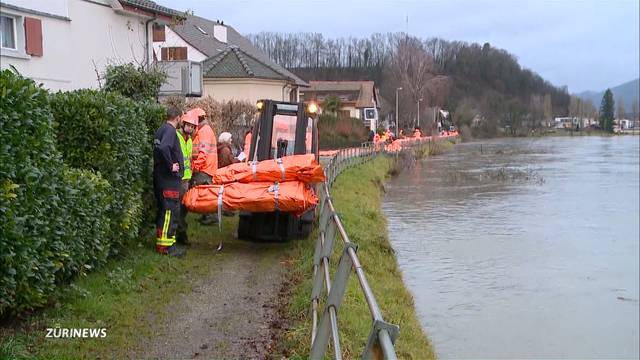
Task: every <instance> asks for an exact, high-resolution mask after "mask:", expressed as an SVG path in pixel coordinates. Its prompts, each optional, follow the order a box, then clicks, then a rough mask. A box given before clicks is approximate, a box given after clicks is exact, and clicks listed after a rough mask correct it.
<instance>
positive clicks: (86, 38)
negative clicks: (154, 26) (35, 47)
mask: <svg viewBox="0 0 640 360" xmlns="http://www.w3.org/2000/svg"><path fill="white" fill-rule="evenodd" d="M5 3H6V4H9V5H15V6H19V7H23V8H28V9H30V10H35V11H39V12H46V13H49V14H54V15H56V16H55V17H52V16H47V15H42V14H40V15H39V14H33V13H30V12H26V11H18V10H14V9H10V8H8V7H5V6H2V7H1V9H2V13H3V14H4V13H7V14H10V15H18V16H22V17H24V16H28V17H33V18H37V19H40V20H41V21H42V46H43V55H42V56H41V57H38V56H29V55H26V54H23V55H22V56H18V57H16V56H13V55H11V56H9V54H8V53H7V52H5V51H4V50H3V51H2V54H1V55H0V67H1V68H2V69H5V68H8V67H9V66H11V65H13V66H14V67H16V69H17V70H18V71H19V72H20V73H21V74H23V75H25V76H27V77H30V78H32V79H34V80H35V81H37V82H39V83H42V84H44V86H45V87H46V88H49V89H51V90H54V91H55V90H72V89H78V88H97V87H98V86H99V84H98V78H97V74H96V71H97V72H98V73H103V72H104V69H105V67H106V66H107V65H108V64H123V63H128V62H136V63H140V64H142V63H144V61H145V24H144V19H142V18H140V17H137V16H132V15H123V14H118V13H116V12H115V11H114V10H113V9H112V8H111V7H110V6H109V5H108V4H109V3H110V1H109V0H92V1H86V0H51V1H34V0H6V1H3V4H5ZM60 17H66V18H68V19H64V18H60ZM18 25H19V26H22V25H21V24H18ZM148 34H149V44H151V43H152V42H151V41H152V39H151V34H152V31H151V24H149V32H148Z"/></svg>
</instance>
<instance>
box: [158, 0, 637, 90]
mask: <svg viewBox="0 0 640 360" xmlns="http://www.w3.org/2000/svg"><path fill="white" fill-rule="evenodd" d="M156 2H158V3H160V4H162V5H165V6H168V7H171V8H174V9H176V10H192V11H193V12H194V13H195V14H196V15H198V16H202V17H205V18H208V19H211V20H217V19H220V20H223V21H224V22H225V23H226V24H229V25H231V26H233V27H235V28H236V30H238V31H239V32H240V33H242V34H248V33H255V32H260V31H277V32H319V33H322V34H324V35H325V37H341V36H356V37H367V36H369V35H370V34H372V33H375V32H381V33H385V32H396V31H406V30H407V29H408V31H409V33H410V34H412V35H416V36H420V37H423V38H427V37H441V38H444V39H447V40H463V41H468V42H478V43H481V44H482V43H485V42H489V43H491V45H492V46H495V47H500V48H503V49H506V50H507V51H509V52H510V53H512V54H514V55H516V57H517V58H518V60H519V62H520V64H521V65H522V66H524V67H527V68H529V69H532V70H533V71H535V72H537V73H539V74H540V75H542V77H544V78H545V79H547V80H549V81H551V82H552V83H553V84H554V85H558V86H560V85H567V86H569V91H570V92H580V91H584V90H602V89H604V88H606V87H612V86H615V85H619V84H621V83H624V82H627V81H629V80H633V79H635V78H637V77H638V74H639V67H640V56H639V53H640V49H639V43H640V39H639V32H640V25H639V15H638V14H639V12H640V9H639V1H638V0H600V1H593V0H583V1H577V0H556V1H550V0H546V1H545V0H538V1H524V0H494V1H486V0H481V1H473V0H467V1H462V0H449V1H446V0H369V1H365V0H355V1H349V0H224V1H220V0H156ZM407 17H408V20H409V21H408V26H407Z"/></svg>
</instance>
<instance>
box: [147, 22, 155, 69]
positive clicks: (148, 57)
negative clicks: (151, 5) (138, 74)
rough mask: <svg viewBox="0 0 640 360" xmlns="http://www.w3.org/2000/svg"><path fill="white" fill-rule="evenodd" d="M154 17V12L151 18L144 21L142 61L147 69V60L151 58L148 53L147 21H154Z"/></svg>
mask: <svg viewBox="0 0 640 360" xmlns="http://www.w3.org/2000/svg"><path fill="white" fill-rule="evenodd" d="M156 19H157V17H156V16H155V14H154V16H153V17H152V18H150V19H149V20H147V21H145V23H144V61H145V65H146V66H147V69H148V68H149V60H150V58H151V56H150V54H149V53H150V52H151V51H150V49H149V23H151V22H152V21H155V20H156Z"/></svg>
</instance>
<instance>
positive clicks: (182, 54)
mask: <svg viewBox="0 0 640 360" xmlns="http://www.w3.org/2000/svg"><path fill="white" fill-rule="evenodd" d="M176 60H187V48H186V47H179V48H176Z"/></svg>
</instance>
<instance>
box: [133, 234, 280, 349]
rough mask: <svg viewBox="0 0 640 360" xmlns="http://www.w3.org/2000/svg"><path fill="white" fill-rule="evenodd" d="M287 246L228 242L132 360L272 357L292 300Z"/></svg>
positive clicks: (143, 343)
mask: <svg viewBox="0 0 640 360" xmlns="http://www.w3.org/2000/svg"><path fill="white" fill-rule="evenodd" d="M193 246H197V244H194V245H193ZM284 246H285V245H283V244H260V243H249V242H241V241H234V242H231V243H227V244H225V248H224V250H223V252H224V254H214V255H212V262H211V265H210V268H209V274H208V276H206V277H204V278H203V279H200V280H197V281H195V282H194V286H193V291H192V292H191V293H188V294H183V295H181V297H180V299H178V300H177V301H175V302H174V301H172V303H175V304H176V305H175V306H174V307H173V308H172V310H170V311H171V313H170V314H168V315H167V316H166V319H165V320H163V323H162V324H158V325H157V328H158V331H157V333H156V335H155V336H154V337H153V338H150V339H144V340H143V341H142V344H141V345H140V346H139V349H141V350H139V351H137V352H133V353H131V354H130V355H131V357H132V358H160V359H177V358H179V359H213V358H215V359H220V358H234V359H268V358H272V357H273V355H272V351H273V349H274V346H275V345H276V344H277V340H278V338H279V336H280V334H281V332H282V328H283V326H284V324H283V322H282V319H281V316H280V315H279V314H278V311H279V310H280V309H282V308H283V306H284V305H283V304H284V303H285V302H286V301H287V289H288V285H287V283H286V276H285V274H286V268H287V267H286V265H285V262H284V257H283V254H284V252H285V251H284ZM168 301H169V300H168Z"/></svg>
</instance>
